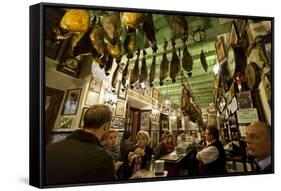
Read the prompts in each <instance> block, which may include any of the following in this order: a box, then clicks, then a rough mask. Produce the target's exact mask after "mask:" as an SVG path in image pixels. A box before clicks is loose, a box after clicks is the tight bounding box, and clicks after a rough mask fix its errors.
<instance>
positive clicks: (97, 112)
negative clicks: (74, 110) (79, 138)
mask: <svg viewBox="0 0 281 191" xmlns="http://www.w3.org/2000/svg"><path fill="white" fill-rule="evenodd" d="M111 120H112V112H111V110H110V108H109V107H108V106H106V105H102V104H97V105H93V106H92V107H90V108H89V109H88V110H87V111H86V113H85V115H84V118H83V121H84V128H94V129H98V128H100V127H101V126H102V125H103V124H105V123H107V122H111Z"/></svg>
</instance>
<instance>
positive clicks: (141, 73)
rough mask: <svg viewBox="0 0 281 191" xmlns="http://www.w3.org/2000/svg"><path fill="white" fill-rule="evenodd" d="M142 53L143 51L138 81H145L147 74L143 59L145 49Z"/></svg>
mask: <svg viewBox="0 0 281 191" xmlns="http://www.w3.org/2000/svg"><path fill="white" fill-rule="evenodd" d="M142 53H143V57H142V62H141V72H140V78H139V82H140V83H142V82H146V80H147V76H148V71H147V66H146V60H145V55H146V51H145V50H143V51H142Z"/></svg>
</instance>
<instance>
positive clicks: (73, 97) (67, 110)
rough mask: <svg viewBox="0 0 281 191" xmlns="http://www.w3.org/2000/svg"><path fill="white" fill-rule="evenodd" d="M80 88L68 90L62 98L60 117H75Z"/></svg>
mask: <svg viewBox="0 0 281 191" xmlns="http://www.w3.org/2000/svg"><path fill="white" fill-rule="evenodd" d="M81 91H82V88H77V89H68V90H67V93H66V96H65V98H64V103H63V107H62V112H61V115H76V112H77V109H78V105H79V100H80V96H81Z"/></svg>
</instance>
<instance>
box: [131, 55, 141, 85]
mask: <svg viewBox="0 0 281 191" xmlns="http://www.w3.org/2000/svg"><path fill="white" fill-rule="evenodd" d="M139 56H140V50H138V52H137V59H136V61H135V65H134V68H133V70H132V72H131V79H130V84H131V89H133V88H134V87H135V85H136V83H137V82H138V80H139Z"/></svg>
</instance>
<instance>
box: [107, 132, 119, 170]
mask: <svg viewBox="0 0 281 191" xmlns="http://www.w3.org/2000/svg"><path fill="white" fill-rule="evenodd" d="M104 148H105V149H107V150H108V151H109V152H110V153H111V155H112V156H113V159H114V161H115V169H116V170H118V169H119V167H120V165H121V164H122V163H123V162H121V161H120V147H119V145H118V131H116V130H114V129H110V130H109V131H108V132H107V133H106V135H105V145H104Z"/></svg>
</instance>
